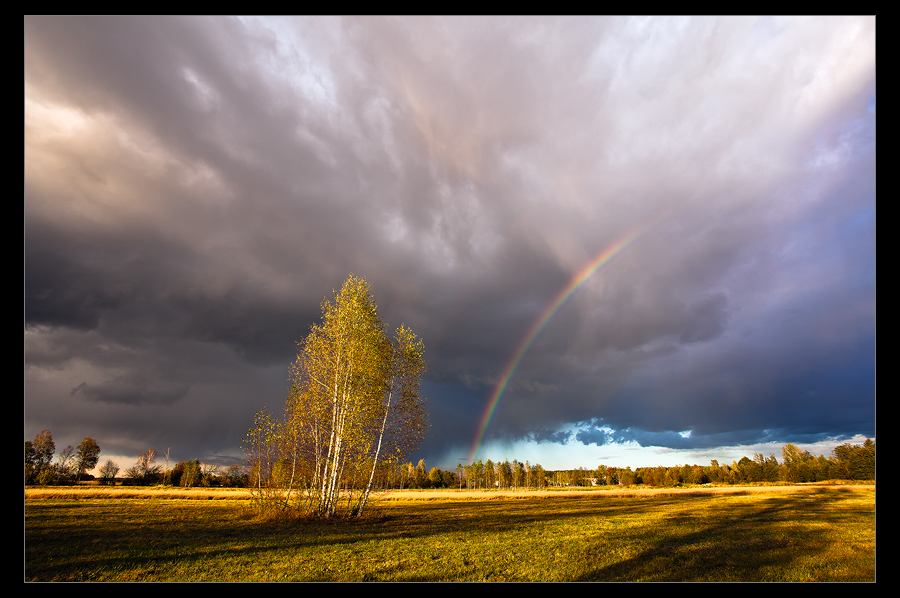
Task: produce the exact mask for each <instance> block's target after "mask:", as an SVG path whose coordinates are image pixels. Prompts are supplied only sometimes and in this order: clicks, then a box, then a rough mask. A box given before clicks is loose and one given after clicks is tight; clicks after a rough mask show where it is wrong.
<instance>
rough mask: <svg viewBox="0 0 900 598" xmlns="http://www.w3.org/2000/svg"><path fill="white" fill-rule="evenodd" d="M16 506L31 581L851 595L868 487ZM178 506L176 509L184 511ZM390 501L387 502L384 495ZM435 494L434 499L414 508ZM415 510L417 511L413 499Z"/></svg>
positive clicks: (870, 514) (870, 505) (861, 566)
mask: <svg viewBox="0 0 900 598" xmlns="http://www.w3.org/2000/svg"><path fill="white" fill-rule="evenodd" d="M206 492H207V494H208V495H209V497H213V496H216V497H219V496H224V498H221V499H219V500H194V499H188V498H185V497H187V496H190V497H192V498H200V497H201V496H204V495H202V494H201V493H197V494H193V493H184V494H183V495H181V496H179V495H177V494H172V493H168V494H165V493H163V494H159V495H157V496H155V497H151V498H149V499H148V498H135V497H134V496H137V495H139V494H140V492H132V493H130V494H122V495H110V494H106V495H103V496H91V494H90V493H85V494H79V495H78V497H77V498H73V497H72V496H70V495H63V496H62V497H55V496H52V495H51V494H43V495H40V496H38V495H33V496H32V497H31V498H28V497H27V498H26V506H25V514H26V548H25V578H26V580H30V581H49V580H60V581H63V580H65V581H72V580H94V581H375V580H385V581H639V580H640V581H676V580H677V581H806V580H809V581H861V580H870V581H871V580H874V578H875V492H874V487H859V488H857V489H853V490H846V489H844V490H838V489H824V488H808V489H803V490H802V491H791V492H786V491H771V492H747V493H743V494H735V493H712V492H710V493H701V492H689V493H682V494H680V495H679V494H674V493H669V494H663V495H652V494H646V493H645V494H642V493H631V494H630V495H616V494H611V493H603V492H595V493H589V494H574V493H573V494H562V495H560V494H557V495H553V496H549V497H547V496H537V495H531V496H529V495H527V494H523V495H520V496H519V497H508V496H493V497H490V498H482V499H472V498H468V497H467V495H466V494H465V493H446V494H444V496H443V497H440V495H418V496H417V495H416V493H408V494H407V495H406V496H405V497H401V499H399V500H397V499H395V500H387V499H381V500H376V501H374V502H373V504H372V510H371V512H370V516H369V517H367V518H365V519H364V520H362V521H353V522H346V521H337V522H322V521H287V522H285V521H281V522H277V521H259V520H257V519H255V518H253V517H252V516H251V515H250V513H249V511H248V504H249V503H248V501H247V500H246V499H245V498H242V496H243V495H241V494H239V493H225V492H223V493H220V494H218V495H217V494H215V492H216V491H214V490H209V491H206ZM183 496H184V497H183ZM394 496H396V495H394ZM426 496H430V497H431V500H421V498H424V497H426ZM416 498H419V499H416Z"/></svg>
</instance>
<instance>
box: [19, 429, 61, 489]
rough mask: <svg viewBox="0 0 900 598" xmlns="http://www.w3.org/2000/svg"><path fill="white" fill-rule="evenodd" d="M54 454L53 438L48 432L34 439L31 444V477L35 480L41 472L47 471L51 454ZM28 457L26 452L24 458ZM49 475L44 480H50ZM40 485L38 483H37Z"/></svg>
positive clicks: (45, 431)
mask: <svg viewBox="0 0 900 598" xmlns="http://www.w3.org/2000/svg"><path fill="white" fill-rule="evenodd" d="M55 452H56V444H54V442H53V436H52V435H51V434H50V430H44V431H43V432H41V433H40V434H38V435H37V436H35V438H34V442H32V443H31V455H32V457H31V458H32V459H33V462H32V463H33V467H34V470H33V477H34V479H35V480H37V479H38V478H40V477H41V472H42V471H44V470H48V469H49V467H50V464H51V463H52V462H53V454H54V453H55ZM27 456H28V451H26V458H27ZM48 475H50V474H46V475H45V476H44V479H45V480H47V479H52V476H51V478H48V477H47V476H48ZM39 483H40V482H39Z"/></svg>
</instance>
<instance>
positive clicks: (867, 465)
mask: <svg viewBox="0 0 900 598" xmlns="http://www.w3.org/2000/svg"><path fill="white" fill-rule="evenodd" d="M55 451H56V445H55V443H54V442H53V436H52V434H51V433H50V430H44V431H43V432H41V433H40V434H38V435H37V436H36V437H35V439H34V440H33V441H26V442H25V484H26V485H43V486H47V485H60V484H71V483H77V482H78V481H80V480H89V479H94V476H93V475H91V474H89V473H87V472H88V471H90V470H91V469H93V468H94V467H95V466H96V465H97V462H98V460H99V455H100V447H99V445H98V444H97V441H96V440H94V439H93V438H90V437H85V439H84V440H83V441H82V442H81V444H79V445H78V446H77V447H72V446H67V447H66V448H65V449H63V451H61V452H60V453H59V455H56V460H54V456H55ZM781 454H782V461H780V462H779V460H778V459H777V458H776V457H775V455H774V454H770V455H769V456H768V457H764V456H763V454H762V453H755V454H754V455H753V459H750V458H749V457H746V456H745V457H742V458H741V459H740V460H739V461H733V462H732V463H731V464H730V465H728V464H724V463H723V464H720V463H719V462H718V460H715V459H713V460H712V461H711V462H710V464H709V465H705V466H703V465H696V464H695V465H681V466H674V467H665V466H657V467H638V468H636V469H634V470H632V469H631V467H624V468H622V467H613V466H607V465H600V466H598V467H597V468H596V469H588V468H584V467H579V468H576V469H564V470H545V469H544V468H543V467H541V465H540V464H531V463H529V462H528V461H524V462H520V461H518V460H516V459H513V460H512V461H508V460H505V461H502V462H500V461H497V462H493V461H491V460H490V459H488V460H486V461H483V462H482V461H481V460H478V461H476V462H475V463H470V464H467V465H462V464H458V465H457V466H456V469H455V470H442V469H440V468H438V467H431V468H429V467H428V466H427V465H426V463H425V460H424V459H421V460H419V462H418V463H417V464H413V463H412V462H408V463H400V462H399V461H397V460H396V459H386V460H383V461H382V462H380V463H379V464H377V466H376V467H375V469H374V471H375V474H374V475H373V476H372V483H371V486H369V489H370V490H374V491H383V490H403V489H432V488H434V489H438V488H455V489H460V490H490V489H497V490H541V489H544V488H549V487H572V486H575V487H578V486H583V487H587V486H635V485H645V486H653V487H677V486H683V485H703V484H732V485H734V484H746V483H758V482H786V483H804V482H822V481H827V480H874V479H875V442H874V441H873V440H871V439H868V438H867V439H866V440H865V441H864V442H863V443H862V444H858V445H854V444H849V443H845V444H842V445H840V446H837V447H835V448H834V450H833V451H832V452H831V455H830V456H829V457H826V456H825V455H819V456H813V455H812V454H811V453H810V452H809V451H804V450H800V449H799V448H798V447H796V446H795V445H793V444H786V445H784V447H783V448H782V450H781ZM157 458H158V454H157V452H156V451H155V450H154V449H152V448H151V449H148V450H146V451H144V452H143V453H141V454H140V455H138V458H137V461H136V462H135V464H134V465H133V466H131V467H129V468H127V469H125V470H120V468H119V466H118V465H117V464H116V463H114V462H113V461H112V460H107V462H106V463H105V464H104V465H102V466H101V467H100V468H99V470H98V472H99V474H100V476H99V481H100V483H101V484H115V483H117V482H118V483H119V484H123V485H164V486H180V487H187V488H190V487H200V486H202V487H217V486H218V487H251V488H253V487H256V486H258V484H259V480H258V473H259V472H258V469H257V468H256V466H255V465H253V464H251V466H250V467H249V468H248V467H247V465H246V464H233V465H231V466H230V467H227V468H225V469H224V470H223V469H221V468H220V467H219V466H218V465H216V464H213V463H208V462H203V463H201V462H200V460H199V459H190V460H187V461H179V462H178V463H176V464H175V465H174V466H173V467H171V468H170V467H169V462H168V455H165V456H164V462H163V463H159V462H157ZM368 465H371V463H369V464H368ZM120 471H121V473H122V474H123V475H122V476H121V477H119V476H118V474H119V473H120ZM367 486H368V484H367ZM266 488H267V490H268V491H271V492H272V493H277V494H278V495H279V496H281V497H282V498H283V496H284V493H285V490H286V486H284V487H280V488H279V487H278V481H277V480H276V479H272V480H269V481H268V482H267V484H266ZM361 488H362V486H360V487H358V488H356V489H357V490H359V489H361Z"/></svg>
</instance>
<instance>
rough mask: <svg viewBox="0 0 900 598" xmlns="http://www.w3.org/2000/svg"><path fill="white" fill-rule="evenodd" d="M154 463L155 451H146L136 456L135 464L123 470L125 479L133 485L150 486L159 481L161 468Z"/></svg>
mask: <svg viewBox="0 0 900 598" xmlns="http://www.w3.org/2000/svg"><path fill="white" fill-rule="evenodd" d="M155 461H156V449H153V448H150V449H147V450H146V451H144V452H143V453H141V454H140V455H138V460H137V463H135V464H134V465H133V466H132V467H129V468H128V469H126V470H125V477H127V478H128V479H129V480H131V481H132V483H134V484H151V483H154V482H157V481H159V479H160V477H161V475H162V466H161V465H158V464H157V463H156V462H155Z"/></svg>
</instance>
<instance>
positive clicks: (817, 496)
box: [573, 491, 874, 581]
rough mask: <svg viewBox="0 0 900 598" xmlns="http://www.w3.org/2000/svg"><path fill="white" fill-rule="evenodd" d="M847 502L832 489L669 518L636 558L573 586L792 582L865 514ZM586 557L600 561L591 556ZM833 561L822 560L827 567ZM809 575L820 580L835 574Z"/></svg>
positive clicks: (867, 573) (863, 574)
mask: <svg viewBox="0 0 900 598" xmlns="http://www.w3.org/2000/svg"><path fill="white" fill-rule="evenodd" d="M849 498H851V496H850V495H848V494H845V493H839V492H832V491H820V492H815V493H811V494H804V493H794V494H789V495H782V496H777V497H767V498H766V500H765V501H764V502H748V503H746V504H744V505H740V504H732V505H730V508H729V509H728V510H727V511H721V512H713V513H709V512H703V513H699V514H697V515H691V514H690V513H681V514H679V515H675V516H671V517H668V518H667V519H666V520H665V521H663V522H662V523H661V524H660V527H661V529H660V530H659V531H658V533H656V534H655V539H654V541H652V542H651V543H650V545H649V546H647V547H646V548H644V549H643V550H640V551H639V552H638V553H637V554H635V555H633V556H630V557H628V558H625V559H622V560H618V561H616V562H614V563H611V564H608V565H603V566H598V567H595V568H591V569H590V570H589V571H587V572H585V573H583V574H582V575H580V576H579V577H578V578H577V579H575V580H573V581H636V580H644V581H763V580H767V581H790V580H794V579H796V577H795V576H794V575H793V574H791V573H790V572H791V571H792V569H794V567H795V565H797V564H798V563H800V562H803V563H804V564H805V565H804V566H805V567H809V563H814V564H815V563H817V557H819V556H820V555H822V554H824V553H827V552H828V551H829V550H830V549H831V548H832V547H833V546H832V541H833V538H832V533H833V531H834V530H836V529H838V528H839V527H840V526H842V525H845V524H847V522H848V520H850V519H853V518H856V517H865V516H866V513H864V512H863V510H860V509H857V508H855V507H853V506H852V505H851V506H845V505H844V504H842V503H844V502H847V500H848V499H849ZM873 523H874V520H873ZM632 535H633V536H634V537H632V538H625V542H626V543H627V544H632V545H635V546H640V544H641V541H642V540H644V539H646V538H648V537H651V538H652V537H654V534H648V533H646V531H641V530H634V531H632ZM585 556H586V557H587V558H589V559H590V558H592V557H597V556H599V555H598V554H597V553H596V551H589V552H588V554H586V555H585ZM827 563H828V561H827V559H826V560H823V561H821V564H822V566H823V567H827ZM813 569H815V566H813ZM810 574H811V575H813V576H814V577H813V578H814V579H821V576H822V575H825V576H826V577H828V576H829V575H831V574H830V573H826V572H822V571H818V572H813V571H811V572H810ZM833 575H834V577H833V578H832V579H841V578H842V577H843V578H845V579H844V580H847V581H850V580H864V579H868V580H871V581H874V569H872V570H861V571H856V572H852V571H851V572H849V573H845V574H841V573H838V572H834V574H833ZM780 576H784V577H783V578H782V579H779V577H780ZM800 579H802V575H801V576H800Z"/></svg>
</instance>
